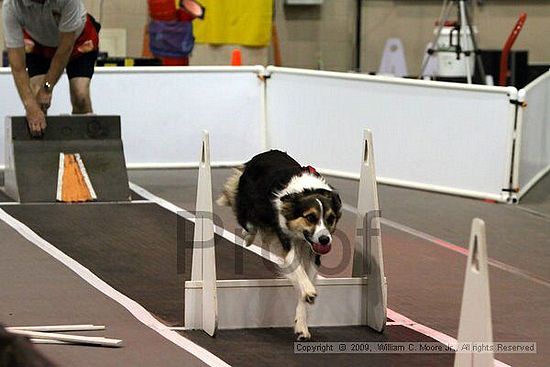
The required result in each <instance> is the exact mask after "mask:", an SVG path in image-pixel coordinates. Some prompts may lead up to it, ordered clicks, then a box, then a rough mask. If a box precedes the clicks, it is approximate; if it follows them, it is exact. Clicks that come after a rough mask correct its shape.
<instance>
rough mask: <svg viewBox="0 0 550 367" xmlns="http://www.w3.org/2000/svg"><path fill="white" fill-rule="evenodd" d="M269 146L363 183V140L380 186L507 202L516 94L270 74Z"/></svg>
mask: <svg viewBox="0 0 550 367" xmlns="http://www.w3.org/2000/svg"><path fill="white" fill-rule="evenodd" d="M267 70H268V74H270V78H269V79H268V83H267V90H266V96H267V97H266V98H267V102H266V106H267V116H268V119H267V121H268V126H267V131H268V134H267V136H268V146H269V147H271V148H278V149H282V150H285V151H288V153H289V154H291V155H292V156H293V157H295V158H296V159H298V160H299V161H300V162H301V163H302V164H304V165H307V164H310V165H313V166H315V167H316V168H318V169H320V170H322V171H325V172H328V173H335V174H338V175H343V176H350V177H358V176H359V168H360V166H361V162H360V157H359V156H358V155H357V152H359V151H361V149H362V146H361V145H362V142H363V139H362V133H363V130H364V129H365V128H368V129H371V130H372V132H373V135H374V141H375V142H376V145H375V147H374V148H375V149H376V161H377V176H378V180H379V181H380V182H385V183H390V184H398V185H404V186H410V187H417V188H423V189H428V190H435V191H441V192H449V193H455V194H460V195H467V196H473V197H480V198H491V199H494V200H499V201H505V200H506V199H507V198H508V193H505V192H502V189H503V188H508V187H509V181H510V172H511V171H510V167H511V159H510V157H511V150H512V137H513V134H512V132H513V126H514V120H515V116H514V108H515V107H514V106H513V105H512V104H511V103H510V102H509V100H510V97H509V94H516V93H517V91H516V90H515V88H501V87H487V86H469V85H464V84H455V83H441V82H430V81H419V80H406V79H397V78H385V77H374V76H366V75H358V74H349V73H348V74H345V73H331V72H318V71H309V70H300V69H286V68H276V67H268V69H267Z"/></svg>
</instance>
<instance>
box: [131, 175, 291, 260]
mask: <svg viewBox="0 0 550 367" xmlns="http://www.w3.org/2000/svg"><path fill="white" fill-rule="evenodd" d="M130 189H132V191H134V192H135V193H136V194H138V195H139V196H141V197H143V198H145V199H147V200H148V201H149V202H154V203H156V204H158V205H160V206H161V207H163V208H164V209H167V210H169V211H171V212H172V213H175V214H177V215H180V216H181V217H183V218H185V219H187V220H189V221H191V222H193V223H195V215H194V214H193V213H191V212H189V211H187V210H185V209H183V208H180V207H179V206H177V205H175V204H173V203H171V202H169V201H167V200H165V199H163V198H161V197H159V196H157V195H155V194H153V193H151V192H149V191H147V190H146V189H144V188H143V187H141V186H139V185H136V184H135V183H133V182H130ZM214 232H215V233H216V234H217V235H218V236H220V237H223V238H225V239H226V240H228V241H229V242H231V243H233V244H235V245H238V246H241V247H242V248H244V249H246V250H248V251H251V252H253V253H255V254H256V255H259V256H261V257H263V258H264V259H266V260H269V261H272V262H274V263H276V264H279V265H281V264H283V259H281V258H280V257H278V256H276V255H274V254H272V253H271V252H269V251H267V250H265V249H263V248H261V247H260V246H257V245H254V244H252V245H250V246H246V245H245V241H244V239H243V238H241V237H239V236H237V235H236V234H235V233H232V232H230V231H228V230H227V229H225V228H223V227H220V226H217V225H214Z"/></svg>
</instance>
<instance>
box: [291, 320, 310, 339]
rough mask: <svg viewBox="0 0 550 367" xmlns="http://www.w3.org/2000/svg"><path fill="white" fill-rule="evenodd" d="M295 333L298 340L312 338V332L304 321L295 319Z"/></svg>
mask: <svg viewBox="0 0 550 367" xmlns="http://www.w3.org/2000/svg"><path fill="white" fill-rule="evenodd" d="M294 322H295V324H294V334H296V340H297V341H306V340H309V339H311V333H310V332H309V329H308V328H307V325H306V324H305V323H304V322H299V321H294Z"/></svg>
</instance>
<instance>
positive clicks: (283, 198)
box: [279, 194, 298, 203]
mask: <svg viewBox="0 0 550 367" xmlns="http://www.w3.org/2000/svg"><path fill="white" fill-rule="evenodd" d="M297 198H298V195H297V194H287V195H284V196H281V197H280V198H279V200H281V202H282V203H291V202H293V201H296V199H297Z"/></svg>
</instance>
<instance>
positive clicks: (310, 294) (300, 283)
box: [281, 246, 317, 304]
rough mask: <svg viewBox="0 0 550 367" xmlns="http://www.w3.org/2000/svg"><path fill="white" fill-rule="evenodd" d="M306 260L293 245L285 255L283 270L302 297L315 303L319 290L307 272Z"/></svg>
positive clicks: (310, 302)
mask: <svg viewBox="0 0 550 367" xmlns="http://www.w3.org/2000/svg"><path fill="white" fill-rule="evenodd" d="M304 260H305V259H304V258H303V257H302V256H300V254H299V253H298V252H296V250H295V249H294V246H292V247H291V248H290V251H288V253H287V254H286V256H285V259H284V265H283V267H282V268H281V270H282V272H283V274H284V275H285V276H286V277H287V278H288V279H289V280H290V281H291V282H292V284H293V285H294V287H295V288H297V289H298V291H299V292H300V298H301V299H302V300H304V301H305V302H306V303H309V304H313V303H314V302H315V297H317V291H316V290H315V286H314V285H313V283H312V282H311V280H310V278H309V276H308V273H307V272H306V267H305V266H304V264H303V262H304Z"/></svg>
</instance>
